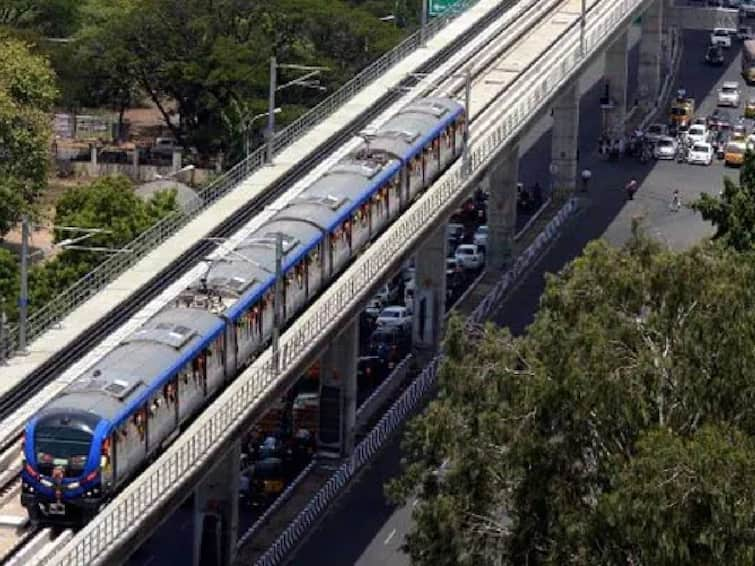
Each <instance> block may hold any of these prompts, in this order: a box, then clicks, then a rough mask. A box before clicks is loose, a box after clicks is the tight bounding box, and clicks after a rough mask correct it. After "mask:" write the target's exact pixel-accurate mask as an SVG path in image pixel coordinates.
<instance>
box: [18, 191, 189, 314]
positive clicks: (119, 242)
mask: <svg viewBox="0 0 755 566" xmlns="http://www.w3.org/2000/svg"><path fill="white" fill-rule="evenodd" d="M177 209H178V206H177V204H176V193H175V191H163V192H159V193H157V194H156V195H154V196H153V197H152V198H151V199H149V200H147V201H146V202H145V201H144V200H142V199H141V198H139V197H138V196H137V195H136V194H135V193H134V187H133V184H132V183H131V181H129V180H128V179H127V178H126V177H102V178H99V179H97V180H95V181H94V182H92V183H91V184H89V185H86V186H84V187H72V188H70V189H68V190H67V191H66V192H65V193H64V194H63V196H62V197H61V199H60V201H59V202H58V205H57V209H56V213H55V224H56V225H57V226H76V227H78V228H104V229H106V230H108V233H102V234H97V235H94V236H92V237H91V238H88V239H87V240H86V241H84V242H82V245H84V246H87V247H102V248H110V249H120V248H123V247H124V246H126V245H128V243H129V242H131V241H132V240H133V239H134V238H136V237H137V236H138V235H139V234H141V233H142V232H144V231H146V230H147V229H148V228H149V227H150V226H152V225H153V224H155V223H156V222H157V221H159V220H160V219H161V218H163V217H165V216H167V215H169V214H172V213H173V212H175V211H176V210H177ZM70 236H71V234H70V233H63V232H56V234H55V241H56V242H58V241H60V240H61V239H63V238H68V237H70ZM102 259H103V252H95V251H84V250H73V249H71V250H64V251H63V252H61V253H60V254H59V255H58V256H56V257H55V259H53V260H51V261H48V262H46V263H44V264H41V265H39V266H38V267H35V268H34V269H33V270H32V271H31V273H30V277H29V279H30V285H29V287H30V291H29V296H30V305H31V307H32V308H38V307H41V306H42V305H44V304H45V303H47V302H48V301H50V300H51V299H52V298H54V296H55V295H56V294H57V293H59V292H60V291H63V290H65V289H66V288H68V287H69V286H70V285H72V284H74V283H75V282H76V281H78V280H79V279H80V278H81V277H83V276H84V275H86V274H87V273H89V272H90V271H92V270H93V269H95V268H96V267H97V265H98V264H99V263H100V262H101V261H102Z"/></svg>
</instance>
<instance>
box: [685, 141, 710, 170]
mask: <svg viewBox="0 0 755 566" xmlns="http://www.w3.org/2000/svg"><path fill="white" fill-rule="evenodd" d="M712 162H713V146H711V145H710V144H709V143H707V142H697V143H695V144H693V146H692V147H691V148H690V150H689V155H688V156H687V163H691V164H695V163H697V164H700V165H710V164H711V163H712Z"/></svg>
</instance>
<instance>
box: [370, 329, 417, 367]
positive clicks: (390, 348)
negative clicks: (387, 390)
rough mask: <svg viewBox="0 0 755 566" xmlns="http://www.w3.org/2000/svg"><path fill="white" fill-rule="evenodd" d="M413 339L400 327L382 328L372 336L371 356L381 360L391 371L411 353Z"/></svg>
mask: <svg viewBox="0 0 755 566" xmlns="http://www.w3.org/2000/svg"><path fill="white" fill-rule="evenodd" d="M411 344H412V338H411V334H410V333H409V332H406V331H404V330H403V329H402V328H400V327H398V326H382V327H380V328H378V329H377V330H375V332H373V333H372V336H370V355H371V356H377V357H379V358H381V359H382V360H383V361H384V362H385V364H386V365H387V366H388V369H389V370H391V369H393V368H394V366H395V365H396V364H397V363H398V362H400V361H401V359H402V358H403V357H404V356H405V355H406V354H407V353H409V349H410V348H411Z"/></svg>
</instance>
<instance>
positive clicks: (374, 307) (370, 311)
mask: <svg viewBox="0 0 755 566" xmlns="http://www.w3.org/2000/svg"><path fill="white" fill-rule="evenodd" d="M382 310H383V301H381V300H380V299H376V298H373V299H370V301H369V302H368V303H367V306H366V307H365V308H364V312H365V314H367V316H369V317H371V318H377V317H378V316H380V312H381V311H382Z"/></svg>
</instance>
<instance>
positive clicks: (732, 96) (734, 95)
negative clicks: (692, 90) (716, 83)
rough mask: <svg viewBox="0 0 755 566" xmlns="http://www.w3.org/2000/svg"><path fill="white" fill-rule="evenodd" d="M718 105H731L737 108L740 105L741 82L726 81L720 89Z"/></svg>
mask: <svg viewBox="0 0 755 566" xmlns="http://www.w3.org/2000/svg"><path fill="white" fill-rule="evenodd" d="M718 105H719V106H731V107H733V108H737V107H738V106H739V83H738V82H736V81H725V82H724V83H723V84H722V85H721V88H720V89H718Z"/></svg>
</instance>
